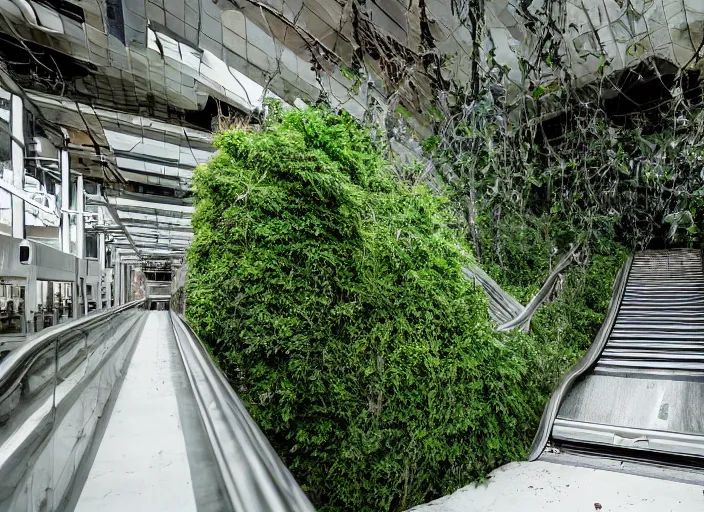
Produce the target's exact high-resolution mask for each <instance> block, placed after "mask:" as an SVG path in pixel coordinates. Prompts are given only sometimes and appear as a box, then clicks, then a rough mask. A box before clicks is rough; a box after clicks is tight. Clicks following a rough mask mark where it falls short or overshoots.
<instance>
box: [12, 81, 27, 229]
mask: <svg viewBox="0 0 704 512" xmlns="http://www.w3.org/2000/svg"><path fill="white" fill-rule="evenodd" d="M23 119H24V106H23V105H22V98H20V97H19V96H17V95H14V94H13V95H12V118H11V120H10V121H11V130H12V138H13V140H12V185H13V186H14V187H15V188H16V189H17V190H24V145H23V144H20V143H19V142H18V141H24V129H23V122H22V121H23ZM12 236H13V237H15V238H24V201H23V200H22V198H20V197H19V196H16V195H15V194H12Z"/></svg>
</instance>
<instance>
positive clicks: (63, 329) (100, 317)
mask: <svg viewBox="0 0 704 512" xmlns="http://www.w3.org/2000/svg"><path fill="white" fill-rule="evenodd" d="M143 303H144V299H138V300H134V301H132V302H128V303H127V304H123V305H120V306H116V307H113V308H110V309H107V310H104V311H101V312H99V313H93V314H91V315H88V316H85V317H83V318H80V319H78V320H74V321H72V322H68V323H65V324H62V325H59V326H56V327H53V328H49V329H47V330H46V332H44V331H43V332H41V333H40V334H39V335H38V336H36V337H35V338H32V339H30V340H28V341H27V342H25V343H24V344H22V346H20V347H18V348H17V349H15V350H13V351H12V352H10V354H8V356H7V357H6V358H5V359H4V360H3V361H2V363H0V403H2V402H4V400H5V399H6V398H7V395H8V394H9V393H12V392H13V391H14V390H15V388H16V387H17V386H19V385H20V383H21V382H22V378H23V377H24V375H25V374H26V372H27V371H28V370H29V368H30V367H31V366H32V363H33V362H34V361H35V360H36V359H37V358H38V357H40V356H41V354H42V353H43V351H44V350H45V349H46V348H47V347H49V346H50V345H51V344H52V343H54V342H55V341H57V340H59V339H61V338H63V337H65V336H67V335H69V334H70V333H72V332H76V331H79V332H85V331H88V330H90V329H92V328H94V327H95V326H97V325H100V324H102V323H103V322H104V321H105V320H106V319H108V318H109V317H110V316H112V315H115V314H117V313H119V312H121V311H125V310H127V309H130V308H135V307H138V306H140V305H141V304H143Z"/></svg>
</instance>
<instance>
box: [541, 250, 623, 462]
mask: <svg viewBox="0 0 704 512" xmlns="http://www.w3.org/2000/svg"><path fill="white" fill-rule="evenodd" d="M632 264H633V256H629V257H628V259H627V260H626V262H625V263H624V265H623V267H622V268H621V270H620V271H619V273H618V275H617V276H616V280H615V282H614V288H613V293H612V295H611V302H610V303H609V308H608V310H607V311H606V316H605V317H604V323H602V324H601V328H600V329H599V332H598V333H597V335H596V338H594V342H593V343H592V345H591V347H589V350H588V351H587V353H586V354H585V355H584V357H582V359H580V360H579V362H578V363H577V364H576V365H574V366H573V367H572V369H571V370H570V371H569V372H568V373H567V375H565V377H564V378H563V379H562V382H561V383H560V385H559V386H558V387H557V389H556V390H555V392H554V393H553V394H552V396H551V397H550V400H549V401H548V403H547V405H546V406H545V410H544V411H543V416H542V417H541V418H540V424H539V425H538V431H537V432H536V434H535V438H534V439H533V445H532V446H531V449H530V453H529V455H528V460H529V461H534V460H537V459H538V457H540V455H542V453H543V450H545V446H546V445H547V443H548V440H549V439H550V432H551V431H552V425H553V423H554V422H555V418H556V417H557V413H558V411H559V409H560V405H561V404H562V401H563V400H564V399H565V397H566V396H567V393H568V392H569V390H570V389H571V388H572V385H573V384H574V383H575V381H576V380H577V379H578V378H579V377H580V376H582V375H584V374H585V373H586V372H588V371H589V370H590V369H592V368H593V367H594V365H595V364H596V362H597V361H598V359H599V356H600V355H601V353H602V352H603V350H604V347H605V346H606V342H607V341H608V339H609V335H610V334H611V330H612V329H613V326H614V323H615V321H616V316H617V315H618V311H619V309H620V307H621V301H622V299H623V294H624V291H625V290H626V283H627V282H628V274H629V273H630V271H631V265H632Z"/></svg>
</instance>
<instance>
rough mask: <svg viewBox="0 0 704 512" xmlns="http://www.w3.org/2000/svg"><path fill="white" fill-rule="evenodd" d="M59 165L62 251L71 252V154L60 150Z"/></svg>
mask: <svg viewBox="0 0 704 512" xmlns="http://www.w3.org/2000/svg"><path fill="white" fill-rule="evenodd" d="M59 165H61V250H62V251H63V252H65V253H70V252H71V220H70V217H69V213H68V211H69V210H70V209H71V202H70V201H71V195H70V192H71V169H70V167H69V165H70V160H69V152H68V151H67V150H66V149H59Z"/></svg>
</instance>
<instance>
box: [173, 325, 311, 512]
mask: <svg viewBox="0 0 704 512" xmlns="http://www.w3.org/2000/svg"><path fill="white" fill-rule="evenodd" d="M171 319H172V323H173V326H174V332H175V334H176V340H177V344H178V348H179V351H180V352H181V357H182V358H183V362H184V366H185V367H186V372H187V374H188V379H189V381H190V383H191V388H192V390H193V394H194V395H195V398H196V402H197V404H198V409H199V411H200V416H201V419H202V421H203V425H204V427H205V431H206V433H207V435H208V438H209V440H210V444H211V446H212V449H213V452H214V455H215V459H216V460H217V464H218V467H219V469H220V474H221V475H222V480H223V482H222V483H223V485H224V488H225V491H226V494H227V496H228V498H229V500H230V505H231V510H234V511H236V512H312V511H314V510H315V509H314V508H313V505H312V504H311V503H310V501H309V500H308V497H307V496H306V494H305V492H304V491H303V490H302V489H301V488H300V486H299V485H298V484H297V483H296V481H295V480H294V478H293V476H292V475H291V473H290V472H289V470H288V469H287V468H286V466H285V465H284V464H283V462H281V459H279V457H278V455H277V454H276V452H274V449H273V448H272V447H271V444H269V441H267V439H266V437H265V436H264V434H263V433H262V431H261V430H260V429H259V427H258V426H257V424H256V423H255V422H254V420H253V419H252V417H251V416H250V415H249V413H248V412H247V409H246V408H245V406H244V404H243V403H242V401H241V400H240V399H239V398H238V397H237V395H236V394H235V392H234V390H233V389H232V387H231V386H230V383H229V382H228V381H227V379H226V378H225V376H224V375H223V374H222V372H221V371H220V369H218V368H217V366H216V365H215V364H214V363H213V361H212V359H211V358H210V354H209V353H208V351H207V349H206V348H205V346H204V345H203V343H202V342H201V341H200V340H199V339H198V337H197V336H196V334H195V333H194V332H193V331H192V330H191V328H190V326H189V325H188V323H187V321H186V320H185V319H184V318H183V317H182V316H180V315H178V314H176V313H174V312H173V311H172V312H171Z"/></svg>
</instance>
